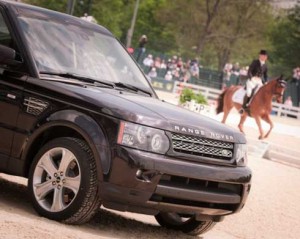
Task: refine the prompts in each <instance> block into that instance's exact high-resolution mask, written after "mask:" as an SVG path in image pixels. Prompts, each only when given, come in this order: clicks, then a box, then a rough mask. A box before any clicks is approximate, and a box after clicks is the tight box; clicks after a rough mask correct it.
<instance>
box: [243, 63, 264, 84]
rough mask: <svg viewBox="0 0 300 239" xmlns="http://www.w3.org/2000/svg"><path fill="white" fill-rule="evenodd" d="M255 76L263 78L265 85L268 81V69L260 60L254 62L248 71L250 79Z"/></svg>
mask: <svg viewBox="0 0 300 239" xmlns="http://www.w3.org/2000/svg"><path fill="white" fill-rule="evenodd" d="M253 76H258V77H261V79H262V82H263V83H265V82H266V81H267V80H268V67H267V65H266V64H263V65H262V64H261V62H260V61H259V60H253V61H252V63H251V65H250V66H249V69H248V78H249V79H251V78H252V77H253Z"/></svg>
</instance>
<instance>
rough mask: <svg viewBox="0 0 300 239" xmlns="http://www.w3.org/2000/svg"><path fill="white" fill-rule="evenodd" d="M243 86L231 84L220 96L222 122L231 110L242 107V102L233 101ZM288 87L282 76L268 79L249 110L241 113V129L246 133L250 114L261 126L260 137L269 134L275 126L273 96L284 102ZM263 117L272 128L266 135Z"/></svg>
mask: <svg viewBox="0 0 300 239" xmlns="http://www.w3.org/2000/svg"><path fill="white" fill-rule="evenodd" d="M242 87H243V86H230V87H229V88H227V89H226V90H225V91H223V93H222V94H221V95H220V96H219V99H218V107H217V110H216V111H217V114H219V113H221V112H224V115H223V119H222V123H225V121H226V118H227V116H228V114H229V112H230V110H231V109H232V108H233V107H235V108H236V109H237V110H239V109H241V107H242V104H240V103H236V102H233V100H232V99H233V95H234V93H235V92H236V91H237V90H239V89H241V88H242ZM285 87H286V81H284V80H283V79H282V76H280V77H278V78H277V79H273V80H270V81H268V82H267V83H266V84H265V85H263V86H262V87H261V88H260V89H259V90H258V91H257V93H256V94H255V95H254V96H253V98H252V100H251V102H250V105H249V110H248V111H247V112H246V111H245V112H244V113H243V114H242V115H241V119H240V123H239V125H238V127H239V129H240V131H241V132H242V133H244V129H243V124H244V122H245V120H246V118H247V116H248V115H249V116H250V117H253V118H254V119H255V121H256V124H257V126H258V128H259V134H260V135H259V139H264V138H267V137H268V136H269V134H270V133H271V130H272V128H273V126H274V125H273V122H272V120H271V118H270V113H271V111H272V98H273V96H275V97H276V101H277V102H278V103H282V97H283V92H284V90H285ZM261 119H262V120H264V121H266V122H267V123H268V124H269V125H270V129H269V131H268V132H267V134H265V135H264V132H263V129H262V127H261Z"/></svg>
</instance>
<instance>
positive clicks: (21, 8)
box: [0, 0, 112, 35]
mask: <svg viewBox="0 0 300 239" xmlns="http://www.w3.org/2000/svg"><path fill="white" fill-rule="evenodd" d="M1 5H3V6H6V7H8V8H10V9H12V10H13V11H14V13H15V14H17V15H27V16H31V17H32V16H37V17H48V18H51V19H56V20H59V21H61V22H68V23H73V24H76V25H80V26H82V27H86V28H89V29H93V30H95V31H100V32H102V33H104V34H106V35H112V33H111V32H110V31H109V30H108V29H106V28H105V27H103V26H101V25H98V24H95V23H91V22H88V21H86V20H83V19H80V18H78V17H74V16H71V15H68V14H66V13H61V12H57V11H53V10H49V9H46V8H42V7H37V6H34V5H30V4H26V3H20V2H15V1H8V0H0V6H1Z"/></svg>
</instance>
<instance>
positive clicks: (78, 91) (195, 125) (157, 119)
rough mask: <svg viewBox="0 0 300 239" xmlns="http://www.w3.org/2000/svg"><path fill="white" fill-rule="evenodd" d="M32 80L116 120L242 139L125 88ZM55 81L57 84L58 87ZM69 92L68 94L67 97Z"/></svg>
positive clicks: (215, 124) (212, 122) (207, 120)
mask: <svg viewBox="0 0 300 239" xmlns="http://www.w3.org/2000/svg"><path fill="white" fill-rule="evenodd" d="M35 84H42V85H43V87H46V88H48V87H49V88H52V90H55V91H59V93H61V94H63V95H64V97H67V98H69V99H70V100H71V101H72V102H69V103H71V104H72V103H73V104H74V100H75V99H74V97H75V98H76V101H77V102H78V103H76V105H81V106H82V107H84V108H85V109H90V110H92V111H94V112H95V111H97V112H99V113H102V114H106V115H110V116H112V117H115V118H118V119H120V120H124V121H129V122H134V123H138V124H142V125H147V126H151V127H154V128H158V129H163V130H166V131H170V132H177V133H181V134H189V135H194V136H202V137H207V138H213V139H219V140H223V141H229V142H238V143H246V139H245V137H244V135H243V134H241V133H240V132H239V131H237V130H235V129H233V128H231V127H229V126H226V125H224V124H222V123H220V122H218V121H216V120H213V119H211V118H208V117H206V116H202V115H200V114H197V113H194V112H191V111H189V110H187V109H184V108H182V107H180V106H176V105H172V104H170V103H167V102H163V101H162V100H159V99H157V98H152V97H148V96H144V95H141V94H135V93H130V92H128V91H123V90H116V89H106V88H99V87H87V88H82V87H80V86H76V85H69V84H64V83H60V82H51V81H43V80H39V82H35ZM58 85H59V87H58ZM68 96H69V97H68Z"/></svg>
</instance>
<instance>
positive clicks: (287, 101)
mask: <svg viewBox="0 0 300 239" xmlns="http://www.w3.org/2000/svg"><path fill="white" fill-rule="evenodd" d="M284 104H285V105H287V106H293V101H292V97H291V96H288V97H287V98H286V100H285V101H284Z"/></svg>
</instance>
